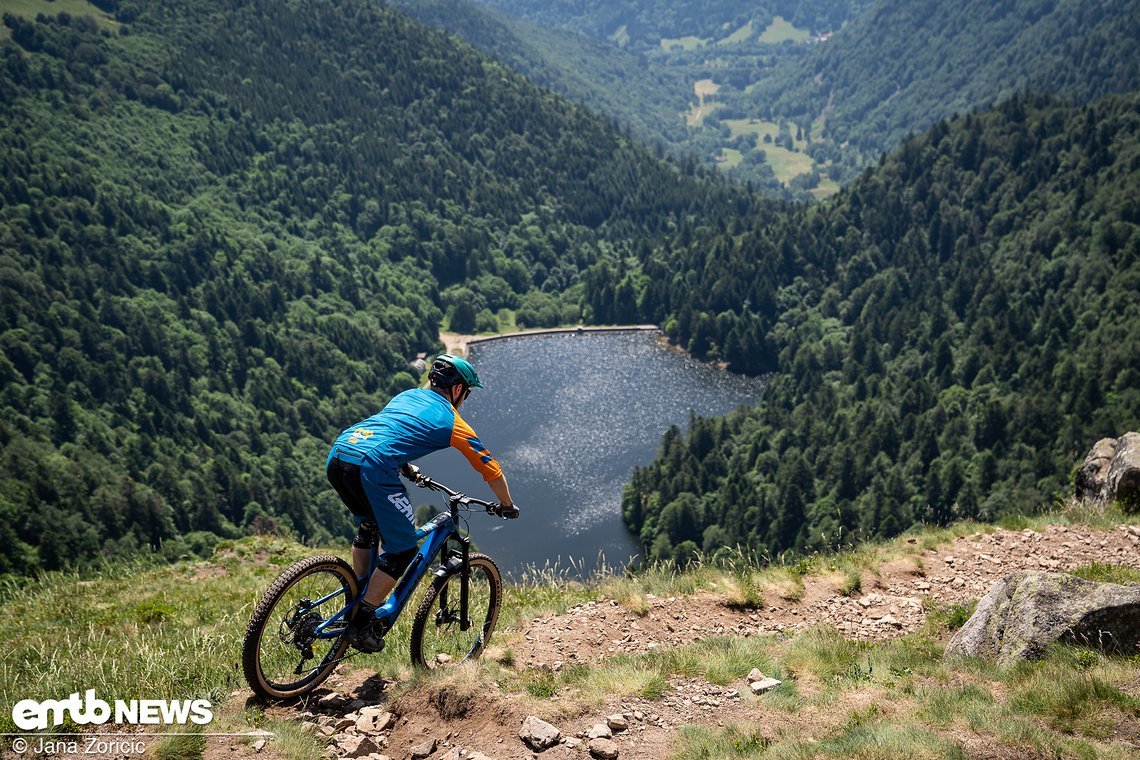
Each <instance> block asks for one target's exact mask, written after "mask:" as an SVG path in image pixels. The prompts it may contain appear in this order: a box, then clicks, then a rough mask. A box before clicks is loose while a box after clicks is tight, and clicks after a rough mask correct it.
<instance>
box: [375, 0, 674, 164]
mask: <svg viewBox="0 0 1140 760" xmlns="http://www.w3.org/2000/svg"><path fill="white" fill-rule="evenodd" d="M390 4H391V5H392V6H393V7H395V8H399V9H400V10H402V11H404V12H405V13H407V14H408V15H410V16H412V17H414V18H417V19H420V20H421V21H423V22H424V23H425V24H429V25H431V26H434V27H437V28H440V29H446V30H447V31H449V32H451V33H452V34H454V35H456V36H457V37H459V38H460V39H462V40H464V41H465V42H467V43H468V44H470V45H472V46H474V47H476V48H479V49H480V50H483V51H486V52H487V53H489V54H490V55H492V56H493V57H495V58H497V59H499V60H501V61H503V62H504V63H507V64H509V65H510V66H512V67H513V68H515V69H517V70H518V71H519V72H521V73H522V74H523V75H525V76H526V77H527V78H528V79H530V80H531V81H532V82H534V83H535V84H537V85H539V86H541V87H547V88H549V89H551V90H554V91H555V92H557V93H559V94H561V95H564V96H565V97H567V98H568V99H570V100H572V101H575V102H580V103H582V104H583V105H585V106H587V107H588V108H590V109H591V110H593V111H594V112H595V113H597V114H600V115H602V116H605V117H608V118H611V119H614V120H616V121H617V122H618V123H619V124H621V125H622V126H624V127H628V128H629V129H630V130H631V131H632V132H633V134H634V136H635V137H637V138H639V139H640V140H641V141H642V142H646V143H650V144H653V145H669V146H677V145H679V144H681V143H683V142H684V141H685V139H686V137H687V134H688V129H687V128H686V126H685V122H684V119H682V118H681V114H682V113H683V112H684V111H685V110H686V109H687V108H688V107H689V103H690V101H691V100H692V82H691V81H690V78H689V77H688V76H687V75H686V72H685V71H684V70H682V69H680V68H677V67H669V66H662V65H658V64H655V63H653V62H652V61H649V60H647V59H646V58H645V57H644V56H638V55H637V54H635V53H632V52H628V51H625V50H621V49H619V48H617V47H616V46H614V45H611V44H608V43H605V42H600V41H598V40H594V39H591V38H589V37H586V36H585V35H584V34H579V33H576V32H570V31H557V30H550V29H546V28H543V27H539V26H536V25H535V24H532V23H529V22H526V21H522V20H520V19H517V18H515V17H513V16H509V15H507V14H505V13H500V12H498V11H496V10H494V9H492V8H487V7H485V6H482V5H479V4H477V3H475V2H467V0H394V1H393V2H391V3H390Z"/></svg>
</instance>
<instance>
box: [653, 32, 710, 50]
mask: <svg viewBox="0 0 1140 760" xmlns="http://www.w3.org/2000/svg"><path fill="white" fill-rule="evenodd" d="M710 41H711V40H709V39H706V38H703V37H694V36H692V35H689V36H686V37H676V38H673V39H662V40H661V49H662V50H677V49H680V50H696V49H697V48H701V47H704V46H705V45H707V44H709V42H710Z"/></svg>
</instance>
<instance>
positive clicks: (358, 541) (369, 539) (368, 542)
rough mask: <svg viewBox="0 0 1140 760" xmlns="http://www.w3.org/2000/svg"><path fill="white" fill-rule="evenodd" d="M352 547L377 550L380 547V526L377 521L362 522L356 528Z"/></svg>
mask: <svg viewBox="0 0 1140 760" xmlns="http://www.w3.org/2000/svg"><path fill="white" fill-rule="evenodd" d="M352 545H353V546H355V547H356V548H357V549H375V548H376V547H378V546H379V545H380V526H379V525H377V524H376V521H375V520H362V521H361V522H360V525H357V526H356V535H355V536H353V537H352Z"/></svg>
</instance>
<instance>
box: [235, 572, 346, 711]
mask: <svg viewBox="0 0 1140 760" xmlns="http://www.w3.org/2000/svg"><path fill="white" fill-rule="evenodd" d="M355 598H356V575H355V574H354V573H353V572H352V568H351V567H349V566H348V563H347V562H345V561H344V560H343V559H340V558H339V557H334V556H332V555H330V554H320V555H317V556H316V557H309V558H308V559H303V560H301V561H300V562H297V563H295V564H293V565H292V566H290V567H289V568H288V569H287V570H286V571H285V572H283V573H281V575H279V576H277V580H275V581H273V585H271V586H270V587H269V588H268V589H267V590H266V592H265V593H264V594H263V595H262V597H261V600H260V601H259V602H258V603H257V607H255V608H254V610H253V615H252V616H251V617H250V619H249V625H247V626H246V629H245V641H244V642H243V643H242V649H241V664H242V670H243V671H244V672H245V680H246V681H247V682H248V683H249V688H251V689H253V691H254V693H255V694H258V695H260V696H263V697H269V698H271V699H289V698H292V697H299V696H301V695H302V694H307V693H308V692H310V691H312V690H313V689H315V688H316V687H317V686H318V685H320V684H321V683H322V682H323V681H324V680H325V679H326V678H328V677H329V675H330V674H331V673H332V672H333V669H334V668H336V665H337V663H338V662H339V661H340V658H341V656H342V655H343V654H344V650H345V649H346V648H347V647H348V637H347V636H345V635H343V634H344V630H345V621H344V620H343V619H339V620H336V621H333V622H329V619H330V618H332V617H333V616H334V615H336V613H338V612H340V611H341V610H342V609H344V607H345V605H347V604H348V603H349V602H350V601H352V600H353V599H355Z"/></svg>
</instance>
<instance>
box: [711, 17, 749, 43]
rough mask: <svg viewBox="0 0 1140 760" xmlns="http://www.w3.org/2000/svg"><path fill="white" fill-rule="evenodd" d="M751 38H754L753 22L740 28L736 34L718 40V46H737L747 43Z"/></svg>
mask: <svg viewBox="0 0 1140 760" xmlns="http://www.w3.org/2000/svg"><path fill="white" fill-rule="evenodd" d="M751 36H752V22H751V21H749V22H748V23H747V24H745V25H744V26H742V27H740V28H739V29H737V30H736V31H735V32H733V33H732V34H730V35H728V36H727V37H725V38H724V39H721V40H717V41H716V44H718V45H735V44H737V43H740V42H747V41H748V38H750V37H751Z"/></svg>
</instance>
